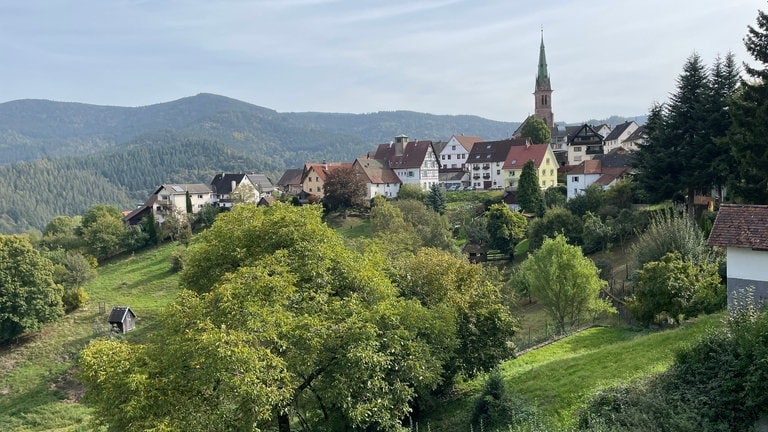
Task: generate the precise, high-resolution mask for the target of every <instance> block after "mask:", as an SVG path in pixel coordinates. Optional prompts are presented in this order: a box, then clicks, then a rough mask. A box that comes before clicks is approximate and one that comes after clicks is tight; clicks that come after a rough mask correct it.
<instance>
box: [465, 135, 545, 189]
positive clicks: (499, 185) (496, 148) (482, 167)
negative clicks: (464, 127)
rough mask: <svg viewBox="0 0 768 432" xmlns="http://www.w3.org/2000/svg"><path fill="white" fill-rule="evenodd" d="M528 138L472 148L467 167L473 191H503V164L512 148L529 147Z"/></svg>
mask: <svg viewBox="0 0 768 432" xmlns="http://www.w3.org/2000/svg"><path fill="white" fill-rule="evenodd" d="M530 143H531V140H530V139H529V138H522V137H521V138H509V139H505V140H500V141H483V142H481V143H477V144H475V145H474V146H473V147H472V151H471V152H470V153H469V158H468V162H467V165H468V167H469V173H470V176H471V179H470V181H471V182H472V184H471V187H473V188H474V189H483V190H489V189H504V188H505V186H506V185H507V182H506V177H507V176H506V174H505V173H504V163H505V162H506V160H507V155H508V154H509V150H510V149H511V148H512V147H513V146H522V147H525V146H526V145H530Z"/></svg>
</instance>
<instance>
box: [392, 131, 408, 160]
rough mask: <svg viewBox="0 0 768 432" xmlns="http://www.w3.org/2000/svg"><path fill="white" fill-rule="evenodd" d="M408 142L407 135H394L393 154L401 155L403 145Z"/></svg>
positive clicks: (403, 148)
mask: <svg viewBox="0 0 768 432" xmlns="http://www.w3.org/2000/svg"><path fill="white" fill-rule="evenodd" d="M407 143H408V136H407V135H398V136H396V137H395V156H402V155H403V151H404V150H405V145H406V144H407Z"/></svg>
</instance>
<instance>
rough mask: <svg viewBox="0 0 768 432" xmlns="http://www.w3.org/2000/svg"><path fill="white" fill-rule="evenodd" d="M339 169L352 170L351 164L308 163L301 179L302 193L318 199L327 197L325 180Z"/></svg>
mask: <svg viewBox="0 0 768 432" xmlns="http://www.w3.org/2000/svg"><path fill="white" fill-rule="evenodd" d="M338 168H352V163H351V162H321V163H306V164H304V170H303V174H302V177H301V189H302V191H304V192H306V193H309V194H311V195H314V196H315V197H317V198H318V199H323V196H325V187H324V185H325V180H326V178H327V177H328V173H330V172H331V171H333V170H335V169H338Z"/></svg>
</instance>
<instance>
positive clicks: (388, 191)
mask: <svg viewBox="0 0 768 432" xmlns="http://www.w3.org/2000/svg"><path fill="white" fill-rule="evenodd" d="M352 167H353V168H354V170H355V172H356V173H357V174H358V175H359V176H360V178H362V179H363V180H364V181H365V185H366V187H365V191H366V195H365V197H366V198H367V199H371V198H373V197H375V196H383V197H386V198H397V193H398V192H399V191H400V184H401V181H400V178H399V177H398V176H397V174H395V171H394V170H392V169H391V168H389V166H387V163H386V162H385V161H383V160H379V159H371V158H369V157H359V158H357V159H355V162H354V163H353V164H352Z"/></svg>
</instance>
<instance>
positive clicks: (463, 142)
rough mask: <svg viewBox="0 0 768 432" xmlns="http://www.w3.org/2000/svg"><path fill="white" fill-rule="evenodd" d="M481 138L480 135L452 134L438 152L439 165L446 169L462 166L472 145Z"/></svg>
mask: <svg viewBox="0 0 768 432" xmlns="http://www.w3.org/2000/svg"><path fill="white" fill-rule="evenodd" d="M482 140H483V139H482V138H480V137H474V136H465V135H453V136H452V137H451V139H449V140H448V142H447V143H446V144H445V147H443V148H442V150H441V151H440V152H439V155H438V156H439V157H440V167H442V168H446V169H452V168H464V166H465V165H466V163H467V157H469V152H470V151H471V150H472V146H473V145H474V144H475V143H476V142H481V141H482Z"/></svg>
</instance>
